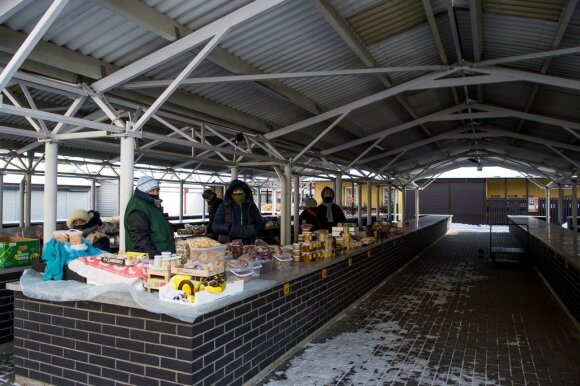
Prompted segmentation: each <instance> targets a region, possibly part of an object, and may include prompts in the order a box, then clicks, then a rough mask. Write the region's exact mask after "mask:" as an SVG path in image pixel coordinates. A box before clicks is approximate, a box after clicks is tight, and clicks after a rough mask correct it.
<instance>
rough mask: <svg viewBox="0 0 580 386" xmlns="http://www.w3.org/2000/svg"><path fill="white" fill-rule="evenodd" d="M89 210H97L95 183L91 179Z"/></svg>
mask: <svg viewBox="0 0 580 386" xmlns="http://www.w3.org/2000/svg"><path fill="white" fill-rule="evenodd" d="M91 209H92V210H97V183H96V181H95V179H94V178H91Z"/></svg>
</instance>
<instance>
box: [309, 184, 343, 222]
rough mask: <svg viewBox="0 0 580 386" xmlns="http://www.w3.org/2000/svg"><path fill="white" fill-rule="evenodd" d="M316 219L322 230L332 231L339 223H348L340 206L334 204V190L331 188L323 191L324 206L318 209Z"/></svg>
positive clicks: (321, 205)
mask: <svg viewBox="0 0 580 386" xmlns="http://www.w3.org/2000/svg"><path fill="white" fill-rule="evenodd" d="M316 217H317V218H318V222H319V223H320V229H328V231H331V230H332V227H334V226H336V225H337V224H339V223H344V222H346V217H345V216H344V212H343V211H342V208H341V207H340V205H337V204H335V203H334V190H332V189H331V188H329V187H326V188H324V189H322V204H320V205H318V207H317V208H316Z"/></svg>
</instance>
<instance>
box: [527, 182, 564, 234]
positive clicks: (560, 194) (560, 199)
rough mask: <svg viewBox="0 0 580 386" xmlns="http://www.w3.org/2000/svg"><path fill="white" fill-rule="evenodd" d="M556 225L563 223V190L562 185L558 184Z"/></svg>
mask: <svg viewBox="0 0 580 386" xmlns="http://www.w3.org/2000/svg"><path fill="white" fill-rule="evenodd" d="M526 197H527V196H526ZM556 223H557V224H558V225H562V224H563V223H564V189H563V188H562V184H558V221H557V222H556Z"/></svg>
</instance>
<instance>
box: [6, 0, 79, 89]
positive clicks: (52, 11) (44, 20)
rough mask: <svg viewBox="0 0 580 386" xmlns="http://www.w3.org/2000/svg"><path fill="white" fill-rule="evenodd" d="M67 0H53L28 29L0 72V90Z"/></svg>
mask: <svg viewBox="0 0 580 386" xmlns="http://www.w3.org/2000/svg"><path fill="white" fill-rule="evenodd" d="M67 3H68V0H54V1H53V2H52V4H51V5H50V6H49V7H48V9H47V10H46V12H45V13H44V15H43V16H42V17H41V18H40V20H39V21H38V23H37V24H36V26H35V27H34V28H33V29H32V31H30V33H29V34H28V36H27V37H26V40H25V41H24V43H23V44H22V45H21V46H20V48H19V49H18V51H16V53H15V54H14V56H12V59H10V62H9V63H8V64H7V65H6V67H5V68H4V70H3V71H2V72H1V73H0V90H2V89H4V87H6V85H7V84H8V82H9V81H10V79H12V76H13V75H14V73H15V72H16V71H18V68H20V66H21V65H22V63H24V61H25V60H26V58H27V57H28V55H29V54H30V52H31V51H32V50H33V49H34V46H36V44H37V43H38V42H39V41H40V39H41V38H42V35H44V33H45V32H46V31H47V30H48V28H49V27H50V26H51V25H52V23H53V22H54V21H55V20H56V18H57V17H58V15H59V14H60V13H61V11H62V10H63V9H64V7H65V6H66V5H67Z"/></svg>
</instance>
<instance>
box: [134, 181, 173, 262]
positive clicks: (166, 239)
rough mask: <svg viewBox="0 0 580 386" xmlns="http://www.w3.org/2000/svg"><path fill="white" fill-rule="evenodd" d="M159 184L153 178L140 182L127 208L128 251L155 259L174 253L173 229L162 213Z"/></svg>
mask: <svg viewBox="0 0 580 386" xmlns="http://www.w3.org/2000/svg"><path fill="white" fill-rule="evenodd" d="M161 202H162V200H161V199H160V198H159V184H158V183H157V181H156V180H155V179H153V177H150V176H142V177H140V178H139V180H138V181H137V185H136V186H135V192H134V193H133V197H131V199H130V200H129V202H128V203H127V207H126V208H125V219H124V223H125V250H127V251H135V252H147V253H149V257H150V258H151V259H152V258H153V257H154V256H155V255H160V254H161V252H172V253H175V240H174V238H173V227H172V226H171V224H170V223H169V221H168V220H167V218H166V217H165V215H164V214H163V207H162V206H161Z"/></svg>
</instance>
